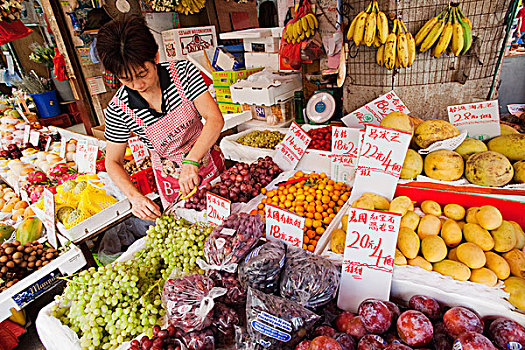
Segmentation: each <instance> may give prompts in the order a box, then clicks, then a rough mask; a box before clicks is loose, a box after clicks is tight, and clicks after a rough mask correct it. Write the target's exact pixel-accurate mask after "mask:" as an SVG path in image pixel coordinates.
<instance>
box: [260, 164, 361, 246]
mask: <svg viewBox="0 0 525 350" xmlns="http://www.w3.org/2000/svg"><path fill="white" fill-rule="evenodd" d="M295 179H301V181H299V182H295V183H290V184H283V185H280V186H279V187H278V188H276V189H273V190H270V191H266V189H264V188H263V189H262V190H261V192H262V194H265V195H266V198H263V199H262V201H261V203H260V204H259V205H258V206H257V209H256V210H254V211H253V212H252V214H260V215H262V216H264V213H265V211H264V209H265V204H274V205H276V206H279V207H281V208H284V209H287V210H290V211H292V212H295V213H297V214H298V215H300V216H302V217H304V218H306V219H305V229H304V237H303V249H305V250H308V251H310V252H313V251H314V250H315V247H316V246H317V242H318V241H319V239H320V238H321V236H322V234H323V233H324V232H325V230H326V228H327V227H328V225H330V223H331V222H332V220H333V218H334V217H335V215H336V214H337V212H339V210H340V209H341V207H342V206H343V205H344V204H345V202H346V201H347V200H348V197H349V196H350V189H351V188H350V187H349V186H347V185H346V184H344V183H342V182H335V181H333V180H330V179H329V178H327V176H326V174H325V173H321V174H317V173H311V174H304V173H303V172H301V171H298V172H296V173H295V175H294V176H293V177H291V178H290V179H289V181H292V180H295Z"/></svg>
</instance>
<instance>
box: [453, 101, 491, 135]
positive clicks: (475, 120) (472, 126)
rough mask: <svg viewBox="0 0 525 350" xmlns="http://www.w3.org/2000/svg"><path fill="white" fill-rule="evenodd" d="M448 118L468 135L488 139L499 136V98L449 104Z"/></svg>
mask: <svg viewBox="0 0 525 350" xmlns="http://www.w3.org/2000/svg"><path fill="white" fill-rule="evenodd" d="M448 120H449V121H450V122H451V123H452V124H454V125H455V126H457V127H458V129H459V130H460V131H461V132H463V131H466V132H467V133H468V135H467V136H468V137H472V138H475V139H478V140H482V141H485V140H488V139H491V138H493V137H496V136H499V135H500V133H501V131H500V126H499V122H500V119H499V104H498V101H497V100H494V101H485V102H479V103H469V104H465V105H458V106H449V107H448Z"/></svg>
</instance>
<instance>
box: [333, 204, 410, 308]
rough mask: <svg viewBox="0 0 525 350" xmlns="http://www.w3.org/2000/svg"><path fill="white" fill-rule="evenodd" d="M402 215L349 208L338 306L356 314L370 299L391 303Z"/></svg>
mask: <svg viewBox="0 0 525 350" xmlns="http://www.w3.org/2000/svg"><path fill="white" fill-rule="evenodd" d="M400 224H401V214H397V213H387V212H381V211H375V210H366V209H358V208H350V210H349V211H348V226H347V234H346V241H345V251H344V257H343V267H342V274H341V288H340V289H339V297H338V300H337V305H338V306H339V307H340V308H341V309H344V310H350V311H354V312H355V311H357V307H358V306H359V304H360V303H361V302H362V301H363V300H364V299H367V298H377V299H381V300H388V298H389V296H390V284H391V281H392V271H393V267H394V254H395V248H396V243H397V235H398V232H399V225H400Z"/></svg>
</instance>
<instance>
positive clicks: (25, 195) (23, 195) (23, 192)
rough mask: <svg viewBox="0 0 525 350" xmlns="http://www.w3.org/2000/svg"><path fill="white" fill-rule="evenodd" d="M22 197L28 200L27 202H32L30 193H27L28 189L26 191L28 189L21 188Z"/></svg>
mask: <svg viewBox="0 0 525 350" xmlns="http://www.w3.org/2000/svg"><path fill="white" fill-rule="evenodd" d="M20 198H21V199H22V200H23V201H25V202H27V203H30V202H31V201H30V199H29V195H28V194H27V191H26V190H21V191H20Z"/></svg>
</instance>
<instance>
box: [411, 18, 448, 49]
mask: <svg viewBox="0 0 525 350" xmlns="http://www.w3.org/2000/svg"><path fill="white" fill-rule="evenodd" d="M441 15H443V12H441V13H440V14H439V15H437V16H436V17H432V18H431V19H429V20H428V21H427V23H425V24H424V25H423V27H421V29H420V30H419V32H417V34H416V37H415V39H416V45H417V46H419V45H420V44H421V43H422V42H423V40H424V39H425V38H426V37H427V35H428V33H430V31H431V30H432V28H434V26H435V25H436V23H437V22H438V21H439V18H440V17H441Z"/></svg>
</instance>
